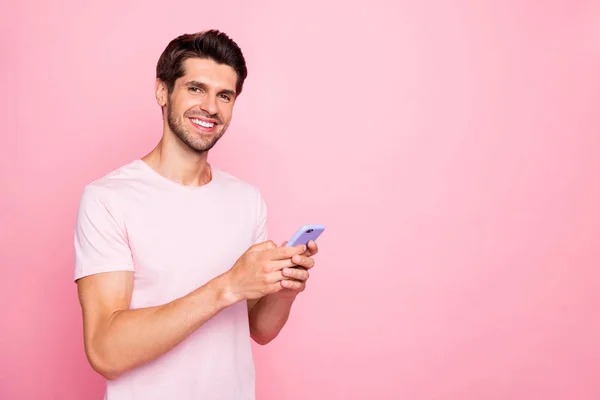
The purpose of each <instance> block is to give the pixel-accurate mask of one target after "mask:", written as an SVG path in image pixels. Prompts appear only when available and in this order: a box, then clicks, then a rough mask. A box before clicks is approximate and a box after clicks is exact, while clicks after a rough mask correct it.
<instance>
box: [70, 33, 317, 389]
mask: <svg viewBox="0 0 600 400" xmlns="http://www.w3.org/2000/svg"><path fill="white" fill-rule="evenodd" d="M246 75H247V69H246V65H245V61H244V57H243V55H242V52H241V50H240V49H239V47H238V46H237V45H236V43H235V42H233V41H232V40H231V39H230V38H229V37H228V36H226V35H225V34H224V33H221V32H219V31H214V30H211V31H206V32H201V33H197V34H193V35H182V36H180V37H178V38H176V39H174V40H173V41H172V42H171V43H169V45H168V46H167V47H166V49H165V50H164V52H163V54H162V55H161V57H160V59H159V61H158V64H157V79H156V85H155V94H156V101H157V102H158V104H159V105H160V106H161V108H162V112H163V119H164V124H163V136H162V138H161V140H160V142H159V143H158V145H157V146H156V147H155V148H154V149H153V150H152V151H151V152H150V153H149V154H147V155H146V156H144V157H142V158H140V159H137V160H134V161H132V162H131V163H129V164H127V165H124V166H122V167H120V168H119V169H117V170H115V171H113V172H111V173H110V174H108V175H106V176H104V177H102V178H100V179H98V180H96V181H94V182H92V183H90V184H88V185H87V186H86V187H85V190H84V192H83V195H82V198H81V202H80V206H79V212H78V218H77V225H76V229H75V254H76V265H75V280H76V282H77V286H78V294H79V299H80V303H81V307H82V311H83V328H84V342H85V352H86V356H87V358H88V360H89V362H90V364H91V366H92V367H93V368H94V370H96V371H97V372H99V373H100V374H101V375H102V376H104V377H105V378H106V380H107V388H106V394H105V399H108V400H133V399H144V400H152V399H161V400H164V399H177V400H187V399H190V400H191V399H210V400H218V399H228V400H229V399H231V400H233V399H235V400H246V399H254V377H255V375H254V364H253V360H252V354H251V341H250V338H252V339H254V340H255V341H256V342H257V343H259V344H266V343H268V342H269V341H271V340H272V339H273V338H275V337H276V336H277V335H278V333H279V332H280V330H281V329H282V327H283V326H284V324H285V323H286V321H287V319H288V315H289V312H290V308H291V306H292V303H293V302H294V299H295V298H296V296H297V294H298V293H299V292H301V291H302V290H304V288H305V284H306V280H307V279H308V270H309V269H310V268H312V267H313V266H314V261H313V259H312V256H313V255H315V254H316V253H317V251H318V249H317V245H316V244H315V243H314V241H311V242H310V243H309V244H308V248H307V247H306V246H295V247H284V246H283V245H282V246H277V245H275V244H274V243H273V242H271V241H267V223H266V217H267V216H266V205H265V201H264V200H263V198H262V196H261V194H260V192H259V190H257V189H256V188H255V187H253V186H252V185H250V184H248V183H246V182H244V181H242V180H240V179H238V178H236V177H233V176H232V175H230V174H228V173H226V172H224V171H222V170H220V169H218V168H215V167H214V166H212V165H211V164H209V163H208V161H207V160H208V159H207V157H208V152H209V150H210V149H211V148H212V147H213V146H214V145H215V143H217V141H218V140H219V138H220V137H222V136H223V134H224V133H225V131H226V130H227V126H228V125H229V123H230V121H231V117H232V112H233V106H234V104H235V101H236V99H237V97H238V96H239V95H240V93H241V92H242V87H243V83H244V79H245V78H246ZM284 245H285V243H284Z"/></svg>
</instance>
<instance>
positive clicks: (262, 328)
mask: <svg viewBox="0 0 600 400" xmlns="http://www.w3.org/2000/svg"><path fill="white" fill-rule="evenodd" d="M283 246H285V243H283ZM318 251H319V249H318V246H317V244H316V243H315V242H314V241H310V242H309V243H308V249H307V250H306V252H305V253H304V254H303V255H302V256H300V255H295V256H293V257H292V262H293V263H294V264H295V265H297V267H296V268H284V269H283V270H282V273H283V276H284V279H283V280H282V281H281V286H282V287H283V288H282V290H280V291H278V292H276V293H272V294H269V295H267V296H265V297H262V298H260V299H256V300H249V301H248V318H249V321H250V335H251V337H252V339H253V340H254V341H255V342H256V343H258V344H260V345H266V344H268V343H269V342H271V341H272V340H273V339H275V338H276V337H277V336H278V335H279V332H281V330H282V329H283V327H284V326H285V324H286V322H287V320H288V318H289V315H290V311H291V308H292V305H293V303H294V300H295V299H296V296H297V295H298V294H299V293H300V292H302V291H304V289H305V288H306V281H307V280H308V277H309V272H308V270H309V269H311V268H312V267H314V265H315V263H314V260H313V259H312V258H311V257H312V256H314V255H315V254H317V253H318Z"/></svg>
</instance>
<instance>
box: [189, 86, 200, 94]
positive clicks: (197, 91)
mask: <svg viewBox="0 0 600 400" xmlns="http://www.w3.org/2000/svg"><path fill="white" fill-rule="evenodd" d="M189 90H190V92H194V93H200V92H201V91H202V89H200V88H199V87H196V86H192V87H191V88H189Z"/></svg>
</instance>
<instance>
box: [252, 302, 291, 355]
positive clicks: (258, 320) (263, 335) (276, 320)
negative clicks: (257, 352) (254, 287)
mask: <svg viewBox="0 0 600 400" xmlns="http://www.w3.org/2000/svg"><path fill="white" fill-rule="evenodd" d="M295 297H296V296H285V297H282V296H279V294H278V293H274V294H270V295H268V296H265V297H263V298H261V299H260V300H259V301H258V303H256V305H255V306H254V307H252V309H251V310H250V312H249V321H250V334H251V336H252V338H253V339H254V340H255V341H256V342H257V343H259V344H261V345H265V344H267V343H269V342H270V341H271V340H273V339H275V338H276V337H277V335H278V334H279V332H280V331H281V329H283V326H284V325H285V323H286V322H287V320H288V318H289V315H290V310H291V308H292V304H293V303H294V299H295Z"/></svg>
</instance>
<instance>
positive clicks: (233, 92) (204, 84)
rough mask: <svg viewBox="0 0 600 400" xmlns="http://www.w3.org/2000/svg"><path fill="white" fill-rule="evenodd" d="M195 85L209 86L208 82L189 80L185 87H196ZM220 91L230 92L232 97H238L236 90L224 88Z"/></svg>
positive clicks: (223, 92)
mask: <svg viewBox="0 0 600 400" xmlns="http://www.w3.org/2000/svg"><path fill="white" fill-rule="evenodd" d="M195 86H200V87H204V88H205V87H207V86H208V85H207V84H206V83H202V82H200V81H188V82H186V83H185V87H195ZM219 93H222V94H228V95H230V96H232V97H236V93H235V91H234V90H229V89H223V90H221V91H220V92H219Z"/></svg>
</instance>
